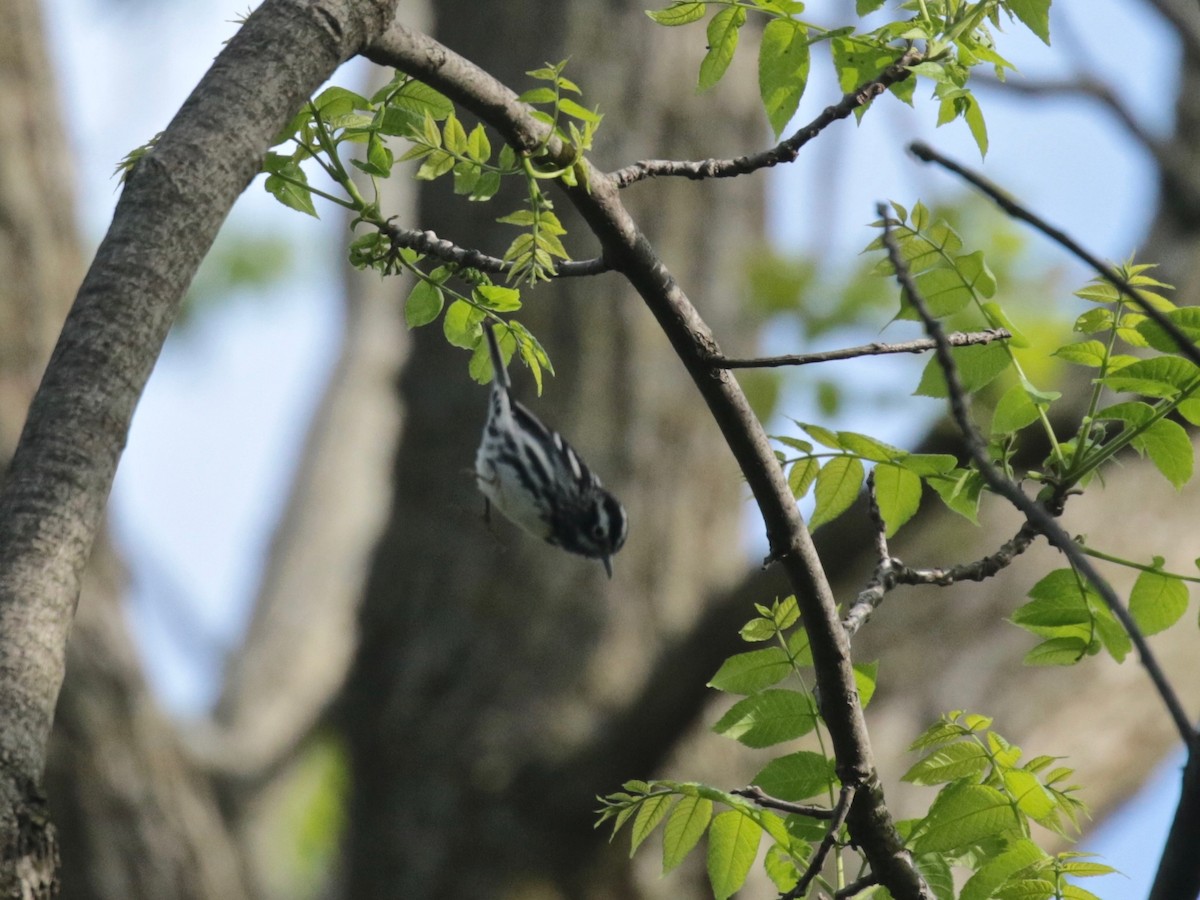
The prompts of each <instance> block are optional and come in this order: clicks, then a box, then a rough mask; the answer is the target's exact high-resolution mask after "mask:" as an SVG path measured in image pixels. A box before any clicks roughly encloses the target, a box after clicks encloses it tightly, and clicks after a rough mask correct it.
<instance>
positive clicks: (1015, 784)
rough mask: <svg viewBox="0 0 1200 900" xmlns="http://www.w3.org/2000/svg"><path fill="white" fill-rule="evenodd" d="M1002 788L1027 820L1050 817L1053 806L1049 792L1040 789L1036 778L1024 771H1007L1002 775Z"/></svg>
mask: <svg viewBox="0 0 1200 900" xmlns="http://www.w3.org/2000/svg"><path fill="white" fill-rule="evenodd" d="M1003 778H1004V787H1005V789H1006V790H1007V791H1008V792H1009V793H1010V794H1012V796H1013V798H1014V799H1015V800H1016V801H1017V807H1018V808H1019V809H1020V810H1021V812H1023V813H1024V814H1025V815H1027V816H1029V818H1031V819H1034V820H1037V821H1040V820H1042V819H1044V818H1046V816H1048V815H1050V814H1051V813H1052V812H1053V811H1054V808H1055V806H1056V805H1057V804H1056V803H1055V802H1054V798H1053V797H1052V796H1051V795H1050V792H1049V791H1047V790H1046V789H1045V788H1044V787H1042V783H1041V782H1040V781H1038V780H1037V776H1036V775H1034V774H1033V773H1032V772H1027V771H1025V770H1024V769H1009V770H1008V771H1006V772H1005V773H1004V775H1003Z"/></svg>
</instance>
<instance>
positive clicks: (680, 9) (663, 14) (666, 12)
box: [646, 2, 705, 25]
mask: <svg viewBox="0 0 1200 900" xmlns="http://www.w3.org/2000/svg"><path fill="white" fill-rule="evenodd" d="M704 9H705V5H704V4H703V3H687V2H683V3H672V4H671V5H670V6H668V7H667V8H666V9H648V10H646V15H648V16H649V17H650V18H651V19H653V20H654V21H655V22H657V23H658V24H659V25H687V24H689V23H691V22H695V21H697V20H699V19H703V18H704Z"/></svg>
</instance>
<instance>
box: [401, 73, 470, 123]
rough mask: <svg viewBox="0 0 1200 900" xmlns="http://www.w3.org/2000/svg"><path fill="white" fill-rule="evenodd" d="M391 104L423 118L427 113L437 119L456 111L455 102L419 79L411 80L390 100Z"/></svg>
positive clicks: (439, 119)
mask: <svg viewBox="0 0 1200 900" xmlns="http://www.w3.org/2000/svg"><path fill="white" fill-rule="evenodd" d="M388 105H389V106H394V107H396V108H398V109H402V110H405V111H406V112H409V113H412V114H413V115H415V116H417V117H418V118H423V117H424V116H425V115H426V113H428V114H429V115H430V116H431V117H433V118H434V119H435V120H437V121H441V120H442V119H444V118H446V117H447V116H448V115H450V114H451V113H452V112H454V104H453V103H451V102H450V100H449V99H448V98H447V97H446V96H444V95H443V94H441V93H439V92H438V91H435V90H434V89H433V88H431V87H429V85H426V84H421V82H419V81H410V82H408V83H407V84H406V85H404V86H403V87H402V88H400V90H399V91H397V92H396V93H395V94H394V95H392V98H391V99H390V100H389V101H388Z"/></svg>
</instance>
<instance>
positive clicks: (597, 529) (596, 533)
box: [592, 525, 604, 540]
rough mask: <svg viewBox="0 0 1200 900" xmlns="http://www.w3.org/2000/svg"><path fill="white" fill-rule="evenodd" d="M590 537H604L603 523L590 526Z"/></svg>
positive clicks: (597, 538)
mask: <svg viewBox="0 0 1200 900" xmlns="http://www.w3.org/2000/svg"><path fill="white" fill-rule="evenodd" d="M592 537H594V538H595V539H596V540H601V539H602V538H603V537H604V526H603V525H594V526H592Z"/></svg>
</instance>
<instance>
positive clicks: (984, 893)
mask: <svg viewBox="0 0 1200 900" xmlns="http://www.w3.org/2000/svg"><path fill="white" fill-rule="evenodd" d="M1043 859H1046V853H1045V851H1043V850H1042V849H1041V848H1040V847H1038V846H1037V844H1035V843H1034V842H1033V841H1031V840H1029V839H1028V838H1021V839H1020V840H1017V841H1013V842H1012V843H1011V844H1009V845H1008V846H1007V847H1005V848H1004V850H1002V851H1001V852H1000V853H998V854H997V855H996V856H994V857H992V858H991V859H989V860H988V861H987V862H986V863H984V864H983V865H982V866H980V867H979V869H978V871H976V872H975V874H974V875H972V876H971V877H970V878H969V879H967V883H966V884H964V885H963V889H962V893H961V894H960V895H959V900H988V898H989V897H991V896H992V895H993V894H994V893H995V891H996V889H997V888H999V887H1000V886H1001V885H1002V884H1004V883H1005V882H1006V881H1008V879H1009V878H1010V877H1011V876H1013V875H1016V874H1017V873H1018V872H1020V871H1021V870H1023V869H1027V868H1029V867H1030V866H1032V865H1033V864H1034V863H1037V862H1040V861H1041V860H1043Z"/></svg>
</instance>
